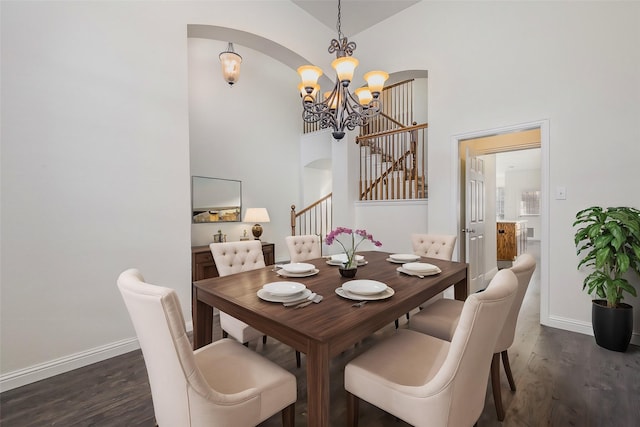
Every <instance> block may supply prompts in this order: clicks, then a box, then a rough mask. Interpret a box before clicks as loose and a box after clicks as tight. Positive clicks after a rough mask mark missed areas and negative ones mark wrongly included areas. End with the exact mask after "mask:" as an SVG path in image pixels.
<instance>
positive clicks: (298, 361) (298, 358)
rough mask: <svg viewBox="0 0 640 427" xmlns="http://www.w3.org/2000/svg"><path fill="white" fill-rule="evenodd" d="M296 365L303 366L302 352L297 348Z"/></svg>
mask: <svg viewBox="0 0 640 427" xmlns="http://www.w3.org/2000/svg"><path fill="white" fill-rule="evenodd" d="M296 366H297V367H298V368H299V367H300V366H301V363H300V352H299V351H298V350H296Z"/></svg>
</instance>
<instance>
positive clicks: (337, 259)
mask: <svg viewBox="0 0 640 427" xmlns="http://www.w3.org/2000/svg"><path fill="white" fill-rule="evenodd" d="M331 261H334V262H340V263H342V264H344V263H345V262H347V254H337V255H331ZM356 261H358V263H361V262H363V261H364V256H362V255H356Z"/></svg>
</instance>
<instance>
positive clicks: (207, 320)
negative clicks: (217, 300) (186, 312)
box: [191, 288, 213, 350]
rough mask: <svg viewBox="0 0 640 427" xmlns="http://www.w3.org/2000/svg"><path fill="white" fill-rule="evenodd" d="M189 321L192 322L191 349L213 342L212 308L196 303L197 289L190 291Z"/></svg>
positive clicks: (202, 303) (199, 302)
mask: <svg viewBox="0 0 640 427" xmlns="http://www.w3.org/2000/svg"><path fill="white" fill-rule="evenodd" d="M191 298H192V301H191V311H192V313H191V320H192V322H193V349H194V350H196V349H198V348H200V347H204V346H205V345H207V344H209V343H211V342H212V341H213V307H211V306H210V305H208V304H205V303H204V302H202V301H198V292H197V289H195V288H194V289H192V296H191Z"/></svg>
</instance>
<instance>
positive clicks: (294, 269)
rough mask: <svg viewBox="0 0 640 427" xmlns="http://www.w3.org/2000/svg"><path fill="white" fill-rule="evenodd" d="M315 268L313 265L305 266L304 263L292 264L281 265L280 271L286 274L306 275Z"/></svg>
mask: <svg viewBox="0 0 640 427" xmlns="http://www.w3.org/2000/svg"><path fill="white" fill-rule="evenodd" d="M315 268H316V266H315V265H313V264H307V263H305V262H292V263H290V264H283V265H282V269H283V270H284V271H286V272H287V273H294V274H299V273H308V272H310V271H313V269H315Z"/></svg>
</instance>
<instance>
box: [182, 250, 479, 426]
mask: <svg viewBox="0 0 640 427" xmlns="http://www.w3.org/2000/svg"><path fill="white" fill-rule="evenodd" d="M358 254H359V255H362V256H364V261H363V265H360V266H359V267H358V269H357V272H356V276H355V277H354V278H353V279H351V278H344V277H342V276H341V274H340V273H339V271H338V270H339V269H338V267H337V266H335V265H333V264H334V263H331V261H330V260H328V259H327V258H326V257H322V258H317V259H312V260H308V261H304V262H305V263H309V264H313V266H315V270H314V271H313V274H310V275H308V276H307V277H285V276H281V275H280V274H282V273H280V274H278V272H277V271H275V270H276V268H275V267H274V266H267V267H264V268H260V269H256V270H250V271H245V272H242V273H237V274H233V275H229V276H225V277H215V278H209V279H204V280H199V281H196V282H193V284H192V316H193V346H194V349H197V348H200V347H202V346H204V345H207V344H209V343H211V342H212V340H213V330H212V329H213V315H214V314H213V308H214V307H215V308H217V309H218V310H220V311H224V312H225V313H227V314H229V315H231V316H233V317H235V318H237V319H239V320H241V321H243V322H245V323H247V324H249V325H250V326H252V327H254V328H256V329H258V330H259V331H261V332H262V333H264V334H266V335H268V336H271V337H273V338H275V339H276V340H278V341H280V342H282V343H284V344H286V345H289V346H291V347H292V348H294V349H295V350H297V351H300V352H301V353H304V354H305V355H306V370H307V371H306V376H307V417H308V425H309V426H314V427H320V426H322V427H326V426H328V425H329V413H330V405H329V402H330V391H329V390H330V387H329V369H330V362H331V359H332V358H333V357H334V356H336V355H339V354H340V353H341V352H343V351H344V350H346V349H348V348H349V347H351V346H352V345H354V344H356V343H358V342H360V341H361V340H363V339H364V338H366V337H367V336H369V335H371V334H373V333H375V332H376V331H378V330H380V329H381V328H383V327H385V326H387V325H389V324H390V323H393V322H394V321H395V320H396V319H398V318H399V317H402V316H404V315H405V314H406V313H408V312H410V311H411V310H412V309H415V308H416V307H418V306H420V304H422V303H424V302H425V301H427V300H428V299H430V298H432V297H434V296H436V295H438V294H439V293H440V292H442V291H444V290H445V289H447V288H449V287H450V286H453V287H454V297H455V298H456V299H458V300H465V299H466V297H467V294H468V289H469V283H468V276H467V269H468V264H466V263H463V262H455V261H446V260H440V259H435V258H425V257H422V258H420V259H419V260H418V262H421V263H429V264H432V265H435V266H437V267H438V268H439V270H440V271H439V272H438V273H437V274H435V273H434V274H428V275H423V274H420V275H415V274H405V273H404V272H401V271H398V270H402V264H401V263H399V262H398V261H396V260H393V259H392V258H390V255H391V254H390V253H388V252H383V251H366V252H358ZM316 270H317V272H316ZM405 271H406V270H405ZM298 276H299V275H298ZM351 280H359V281H362V280H374V281H376V282H381V283H384V284H386V285H387V286H388V287H389V288H391V290H389V292H388V293H392V295H390V296H389V295H384V297H381V298H380V299H376V298H375V296H374V297H366V298H370V300H368V301H367V303H366V304H364V305H361V306H354V302H355V301H354V300H353V299H349V298H347V297H345V293H344V292H342V286H343V285H344V284H345V283H347V282H349V281H351ZM281 281H283V282H286V281H291V282H297V283H302V284H303V285H304V286H305V287H306V289H309V290H310V291H312V292H314V293H317V294H318V295H322V296H323V299H322V301H321V302H319V303H317V304H316V303H311V304H309V305H306V306H305V307H304V308H300V309H296V308H293V307H285V306H284V305H283V304H282V303H281V302H271V301H265V300H263V299H261V298H260V297H258V295H257V294H258V291H260V290H261V289H262V287H263V286H264V285H265V284H268V283H273V282H281ZM359 283H362V282H359ZM338 293H340V295H339V294H338ZM350 296H351V297H353V295H350ZM355 299H359V298H355Z"/></svg>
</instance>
